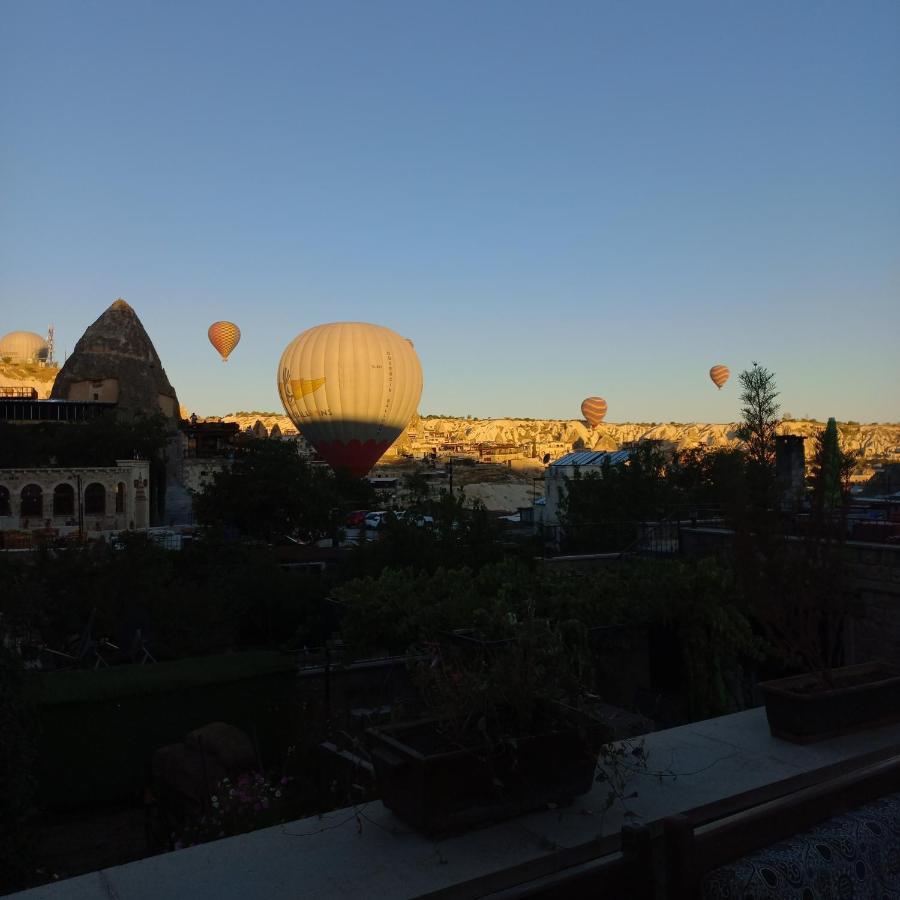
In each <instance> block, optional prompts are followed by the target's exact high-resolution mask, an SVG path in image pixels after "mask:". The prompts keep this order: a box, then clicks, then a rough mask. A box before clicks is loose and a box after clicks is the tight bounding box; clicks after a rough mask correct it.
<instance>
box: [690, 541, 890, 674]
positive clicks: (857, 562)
mask: <svg viewBox="0 0 900 900" xmlns="http://www.w3.org/2000/svg"><path fill="white" fill-rule="evenodd" d="M733 541H734V532H733V531H729V530H727V529H719V528H682V529H681V552H682V554H683V555H684V556H687V557H692V558H698V557H703V556H728V555H730V553H731V551H732V545H733ZM844 552H845V553H846V555H847V565H848V569H849V578H848V583H849V588H850V591H851V615H850V624H849V628H848V629H847V639H846V642H845V645H844V650H845V655H846V661H847V663H848V664H853V663H857V662H860V663H861V662H867V661H868V660H871V659H877V658H881V659H887V660H898V659H900V546H896V545H893V544H869V543H862V542H859V541H848V542H847V543H846V544H844Z"/></svg>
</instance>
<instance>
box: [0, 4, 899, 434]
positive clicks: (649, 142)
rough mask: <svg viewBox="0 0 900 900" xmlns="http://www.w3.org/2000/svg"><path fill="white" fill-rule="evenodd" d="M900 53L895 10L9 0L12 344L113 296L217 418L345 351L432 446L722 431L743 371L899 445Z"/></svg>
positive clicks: (1, 224) (264, 398) (5, 251)
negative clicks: (391, 378) (307, 346)
mask: <svg viewBox="0 0 900 900" xmlns="http://www.w3.org/2000/svg"><path fill="white" fill-rule="evenodd" d="M898 47H900V4H898V3H897V2H896V0H885V2H856V3H848V2H833V3H831V2H815V3H814V2H804V0H798V2H795V3H784V2H761V0H753V2H728V0H716V2H709V3H690V2H679V3H669V2H661V3H650V2H647V3H640V4H637V3H629V2H604V0H593V2H587V3H574V2H569V3H565V2H563V3H550V2H549V0H548V2H541V3H534V2H523V0H515V2H463V0H453V2H430V0H429V2H423V0H417V2H408V3H391V2H371V0H366V2H352V3H351V2H336V0H329V2H322V3H299V2H283V3H272V2H249V0H248V2H241V3H235V2H224V0H216V2H188V3H185V2H159V0H154V2H136V0H132V2H126V3H122V2H101V0H81V2H74V0H73V2H47V0H5V2H4V3H2V4H0V122H2V129H0V333H4V332H6V331H8V330H12V329H20V328H21V329H28V330H35V331H41V330H43V329H44V328H45V327H46V325H47V323H48V322H51V321H52V322H54V323H55V325H56V329H57V336H58V343H59V348H60V350H64V349H66V348H68V349H69V350H71V349H72V347H73V346H74V344H75V341H76V340H77V339H78V337H79V336H80V334H81V333H82V332H83V330H84V328H85V327H86V326H87V325H89V324H90V322H92V321H93V320H94V319H95V318H96V317H97V316H98V315H99V314H100V313H101V312H102V311H103V309H104V308H105V307H106V306H107V305H108V304H109V303H111V302H112V301H113V300H114V299H115V298H116V297H117V296H123V297H125V298H126V299H127V300H128V301H129V302H130V303H131V304H132V305H133V306H134V307H135V309H136V310H137V312H138V314H139V315H140V317H141V319H142V321H143V322H144V325H145V326H146V328H147V330H148V331H149V333H150V335H151V337H152V339H153V341H154V343H155V345H156V348H157V350H158V351H159V353H160V356H161V357H162V360H163V363H164V365H165V367H166V370H167V372H168V374H169V377H170V379H171V381H172V383H173V384H174V385H175V387H176V389H177V390H178V392H179V396H180V398H181V400H182V403H183V404H184V405H186V406H187V407H188V408H189V409H191V410H196V411H197V412H199V413H206V414H213V413H224V412H227V411H230V410H235V409H260V410H262V409H277V408H279V401H278V397H277V392H276V389H275V367H276V364H277V362H278V358H279V356H280V354H281V351H282V349H283V348H284V346H285V345H286V343H287V342H288V341H289V340H290V339H291V338H293V337H294V336H295V335H296V334H298V333H299V332H301V331H303V330H304V329H305V328H307V327H310V326H312V325H315V324H319V323H322V322H330V321H341V320H361V321H371V322H377V323H379V324H383V325H387V326H389V327H391V328H394V329H395V330H397V331H399V332H401V333H402V334H403V335H404V336H407V337H410V338H412V339H413V340H414V342H415V345H416V348H417V350H418V352H419V355H420V358H421V360H422V365H423V369H424V375H425V390H424V393H423V396H422V403H421V407H420V408H421V411H422V412H423V413H442V412H446V413H455V414H461V415H465V414H472V415H476V416H531V417H535V418H538V417H554V418H564V417H577V416H578V415H579V404H580V401H581V399H582V398H583V397H584V396H586V395H588V394H599V395H601V396H603V397H605V398H606V399H607V401H608V403H609V414H608V419H609V420H610V421H690V420H703V421H727V420H729V419H733V418H735V417H736V416H737V415H738V408H739V403H738V399H737V393H738V392H737V390H736V384H735V382H736V373H737V371H739V370H740V369H741V368H743V367H745V366H747V365H749V364H750V362H751V360H754V359H757V360H759V361H760V362H762V363H763V364H764V365H766V366H768V367H769V368H770V369H772V370H774V371H775V372H776V373H777V377H778V383H779V386H780V388H781V391H782V398H781V399H782V402H783V408H784V409H785V410H786V411H790V412H792V413H794V414H795V415H810V416H817V417H826V416H828V415H835V416H837V417H838V418H841V419H856V420H859V421H887V420H898V419H900V345H898V335H900V50H898ZM216 319H232V320H234V321H235V322H237V323H238V324H239V325H240V327H241V329H242V331H243V339H242V341H241V344H240V345H239V346H238V348H237V349H236V350H235V352H234V354H233V356H232V359H231V361H230V362H229V363H228V364H227V365H226V366H223V365H222V364H221V363H220V362H218V359H217V357H216V355H215V353H214V351H213V350H212V348H211V347H210V346H209V345H208V344H207V342H206V329H207V326H208V325H209V324H210V323H211V322H212V321H214V320H216ZM718 362H723V363H726V364H727V365H729V366H730V367H731V369H732V372H733V375H732V381H731V382H730V383H729V385H728V386H727V387H726V389H725V390H723V391H722V392H721V393H719V392H717V391H716V390H715V389H714V387H713V386H712V384H711V383H710V381H709V380H708V377H707V374H706V373H707V370H708V369H709V367H710V366H711V365H712V364H714V363H718Z"/></svg>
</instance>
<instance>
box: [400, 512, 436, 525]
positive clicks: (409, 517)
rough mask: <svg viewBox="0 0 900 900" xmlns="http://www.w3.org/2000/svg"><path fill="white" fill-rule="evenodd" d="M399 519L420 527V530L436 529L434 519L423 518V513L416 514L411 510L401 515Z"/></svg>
mask: <svg viewBox="0 0 900 900" xmlns="http://www.w3.org/2000/svg"><path fill="white" fill-rule="evenodd" d="M397 518H398V519H400V521H401V522H408V523H409V524H410V525H418V526H419V528H434V518H433V517H432V516H423V515H422V514H421V513H415V512H412V511H410V510H407V511H406V512H402V513H400V514H399V515H398V516H397Z"/></svg>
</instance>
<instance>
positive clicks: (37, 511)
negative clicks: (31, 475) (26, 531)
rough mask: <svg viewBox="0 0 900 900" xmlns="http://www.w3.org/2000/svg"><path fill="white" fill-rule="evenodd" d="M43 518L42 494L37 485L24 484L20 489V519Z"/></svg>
mask: <svg viewBox="0 0 900 900" xmlns="http://www.w3.org/2000/svg"><path fill="white" fill-rule="evenodd" d="M26 516H37V518H39V519H40V518H43V516H44V492H43V491H42V490H41V486H40V485H39V484H26V485H25V487H23V488H22V518H25V517H26Z"/></svg>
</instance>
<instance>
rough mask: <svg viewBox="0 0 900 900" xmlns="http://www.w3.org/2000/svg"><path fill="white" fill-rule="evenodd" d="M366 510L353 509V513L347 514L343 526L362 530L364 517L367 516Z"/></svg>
mask: <svg viewBox="0 0 900 900" xmlns="http://www.w3.org/2000/svg"><path fill="white" fill-rule="evenodd" d="M368 512H369V511H368V510H367V509H354V510H353V512H351V513H347V518H346V519H344V524H345V525H346V526H347V527H348V528H362V527H363V526H364V524H365V521H366V516H367V515H368Z"/></svg>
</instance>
